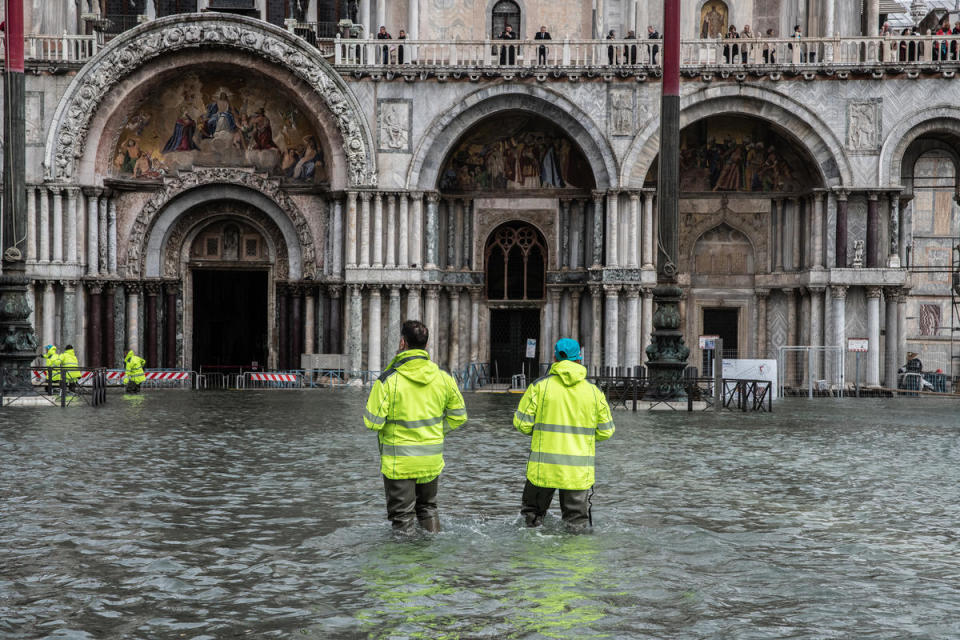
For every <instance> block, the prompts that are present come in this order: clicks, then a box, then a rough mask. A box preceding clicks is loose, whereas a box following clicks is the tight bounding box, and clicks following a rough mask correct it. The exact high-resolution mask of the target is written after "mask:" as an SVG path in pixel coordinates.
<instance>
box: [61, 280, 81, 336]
mask: <svg viewBox="0 0 960 640" xmlns="http://www.w3.org/2000/svg"><path fill="white" fill-rule="evenodd" d="M60 284H61V285H63V320H62V326H61V327H60V343H61V344H63V345H64V346H66V345H68V344H72V345H74V347H79V346H80V345H79V340H77V337H78V334H77V281H76V280H61V281H60Z"/></svg>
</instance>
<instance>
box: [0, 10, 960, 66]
mask: <svg viewBox="0 0 960 640" xmlns="http://www.w3.org/2000/svg"><path fill="white" fill-rule="evenodd" d="M335 27H336V25H334V24H333V23H293V22H292V21H291V23H289V28H290V30H291V31H292V32H293V33H295V34H297V35H299V36H301V37H302V38H304V40H305V41H307V42H310V43H311V44H315V46H317V47H318V48H319V49H320V51H321V52H322V53H323V54H324V55H327V56H328V57H330V58H332V61H333V63H334V64H335V65H336V66H337V67H341V68H349V69H350V70H355V69H357V68H364V67H377V66H383V65H399V64H400V63H401V59H402V63H403V64H404V65H411V64H412V65H415V66H424V67H433V68H447V69H450V70H453V71H467V70H470V69H492V68H505V67H517V68H521V67H526V68H539V67H553V68H562V69H565V70H576V69H596V68H602V67H607V68H612V67H627V68H629V67H633V66H636V67H648V68H649V67H658V66H659V65H660V63H661V51H662V48H663V43H662V42H661V41H659V40H551V41H549V42H547V43H546V44H544V43H543V41H539V40H514V41H503V40H358V39H341V38H339V37H337V38H323V37H320V38H318V39H317V40H316V42H315V43H314V42H313V40H312V39H311V37H310V35H309V34H323V33H330V32H332V31H333V30H334V29H335ZM2 42H3V34H2V33H0V44H2ZM25 45H26V48H25V54H26V58H27V60H28V61H32V62H38V63H48V62H49V63H72V64H82V63H84V62H86V61H87V60H88V59H90V58H91V57H92V56H94V55H95V54H96V53H97V51H99V49H100V48H102V46H103V39H102V36H99V35H90V36H86V35H82V36H78V35H62V36H45V35H42V36H38V35H28V36H27V37H26V43H25ZM401 53H402V56H401ZM2 56H3V47H2V46H0V58H2ZM681 65H682V66H683V68H684V69H685V70H687V71H690V72H698V71H707V70H709V69H711V68H718V69H721V70H723V69H726V70H734V69H736V68H747V67H749V68H751V70H757V71H766V70H770V71H773V70H776V69H782V68H789V69H791V70H799V71H804V70H810V71H817V70H818V69H843V68H871V67H872V68H890V69H899V68H901V67H903V68H911V67H912V68H930V67H934V68H935V67H937V66H938V65H949V66H960V36H901V37H886V38H882V37H873V38H865V37H855V38H802V39H793V38H790V39H752V40H744V39H740V40H685V41H683V42H682V43H681Z"/></svg>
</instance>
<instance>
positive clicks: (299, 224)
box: [127, 168, 316, 277]
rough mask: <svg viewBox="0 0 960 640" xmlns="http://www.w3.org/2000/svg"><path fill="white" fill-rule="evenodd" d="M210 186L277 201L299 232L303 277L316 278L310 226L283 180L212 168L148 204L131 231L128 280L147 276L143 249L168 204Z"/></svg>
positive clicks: (186, 175)
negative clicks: (238, 187) (241, 188)
mask: <svg viewBox="0 0 960 640" xmlns="http://www.w3.org/2000/svg"><path fill="white" fill-rule="evenodd" d="M206 184H236V185H241V186H245V187H248V188H250V189H253V190H254V191H259V192H260V193H262V194H263V195H265V196H266V197H268V198H270V199H271V200H273V201H274V202H275V203H276V204H277V206H278V207H279V208H280V209H282V210H283V211H284V212H285V213H286V214H287V215H288V216H289V217H290V220H291V222H293V226H294V228H296V231H297V237H298V239H299V242H300V251H301V255H302V256H303V265H302V272H303V275H304V276H305V277H307V276H311V275H312V274H314V272H315V271H316V250H315V248H314V242H313V235H312V234H311V233H310V226H309V223H308V222H307V219H306V218H305V217H304V216H303V214H302V213H301V212H300V209H299V208H298V207H297V205H296V204H295V203H294V202H293V200H292V199H291V198H290V197H289V196H288V195H287V194H286V192H284V191H283V190H282V189H281V188H280V181H279V179H276V178H273V179H271V178H268V177H267V176H264V175H261V174H256V173H252V172H250V171H245V170H243V169H228V168H212V169H199V170H196V171H189V172H182V173H180V174H179V175H178V176H177V177H176V178H171V179H169V180H165V181H164V183H163V187H162V188H160V189H158V190H157V191H156V192H155V193H154V194H153V197H151V198H150V200H148V201H147V203H146V204H145V205H144V207H143V209H142V210H141V211H140V214H139V215H138V216H137V218H136V220H134V222H133V227H132V228H131V230H130V239H129V243H128V249H127V275H128V276H132V277H137V276H139V274H141V273H142V272H143V270H144V259H145V257H146V256H145V255H144V253H143V249H144V247H145V244H146V239H147V235H148V233H149V231H150V227H151V226H152V225H153V222H154V220H155V219H156V217H157V216H158V215H159V214H160V212H161V211H162V210H163V208H164V207H165V206H166V204H167V203H168V202H170V200H172V199H173V198H174V197H176V196H177V195H179V194H181V193H183V192H184V191H187V190H189V189H193V188H195V187H199V186H202V185H206Z"/></svg>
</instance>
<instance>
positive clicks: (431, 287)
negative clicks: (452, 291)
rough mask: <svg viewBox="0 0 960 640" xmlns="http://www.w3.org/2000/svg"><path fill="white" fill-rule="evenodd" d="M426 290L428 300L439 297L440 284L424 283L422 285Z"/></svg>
mask: <svg viewBox="0 0 960 640" xmlns="http://www.w3.org/2000/svg"><path fill="white" fill-rule="evenodd" d="M423 288H424V289H425V290H426V294H427V298H428V299H430V300H436V299H438V298H439V297H440V285H438V284H426V285H424V286H423Z"/></svg>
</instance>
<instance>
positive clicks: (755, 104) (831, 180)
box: [620, 85, 854, 189]
mask: <svg viewBox="0 0 960 640" xmlns="http://www.w3.org/2000/svg"><path fill="white" fill-rule="evenodd" d="M720 115H738V116H747V117H753V118H759V119H761V120H764V121H766V122H769V123H770V124H773V125H776V126H778V127H779V128H781V129H783V130H784V131H786V132H787V133H788V134H789V135H790V136H792V137H793V138H795V139H796V140H797V142H798V144H800V145H801V146H802V147H803V148H804V150H805V151H806V152H807V153H808V154H809V155H810V157H811V158H812V159H813V161H814V163H815V164H816V167H817V171H818V173H819V175H820V178H821V179H822V180H823V183H824V185H825V186H827V187H839V186H849V185H852V184H853V175H854V174H853V168H852V166H851V165H850V160H849V158H848V157H847V154H846V152H845V151H844V149H843V144H842V142H841V141H840V140H839V139H838V138H837V137H836V135H835V134H834V133H833V130H832V129H831V128H830V126H829V125H827V123H826V122H824V121H823V119H822V118H820V116H818V115H817V114H815V113H814V112H812V111H810V109H808V108H807V107H806V106H804V105H802V104H801V103H799V102H797V101H796V100H794V99H793V98H790V97H788V96H786V95H783V94H781V93H777V92H775V91H771V90H769V89H764V88H761V87H756V86H752V85H743V86H740V85H724V86H717V87H710V88H707V89H704V90H702V91H697V92H695V93H692V94H690V95H687V96H684V97H682V98H681V102H680V128H681V130H682V129H683V128H685V127H687V126H688V125H690V124H692V123H694V122H697V121H699V120H702V119H704V118H708V117H712V116H720ZM659 147H660V121H659V119H656V118H652V119H651V120H650V122H648V123H647V126H646V127H644V129H642V130H641V131H640V133H638V134H637V136H636V137H635V138H634V140H633V142H632V143H631V144H630V148H629V149H628V150H627V154H626V156H624V157H625V160H624V163H623V167H622V174H621V176H620V182H621V184H623V185H627V188H632V189H639V188H641V187H643V180H644V178H645V177H646V175H647V173H648V172H649V171H650V167H651V166H652V165H653V161H654V159H655V158H656V157H657V154H658V153H659V151H660V148H659Z"/></svg>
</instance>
